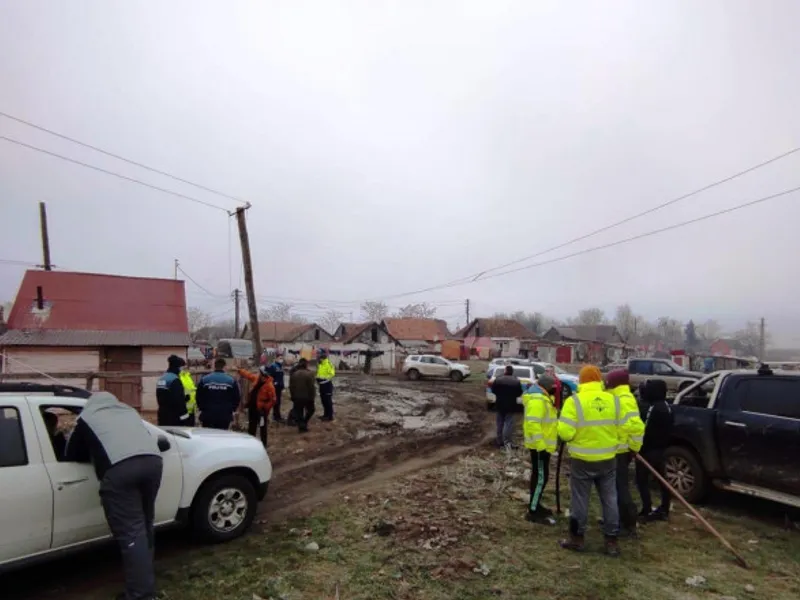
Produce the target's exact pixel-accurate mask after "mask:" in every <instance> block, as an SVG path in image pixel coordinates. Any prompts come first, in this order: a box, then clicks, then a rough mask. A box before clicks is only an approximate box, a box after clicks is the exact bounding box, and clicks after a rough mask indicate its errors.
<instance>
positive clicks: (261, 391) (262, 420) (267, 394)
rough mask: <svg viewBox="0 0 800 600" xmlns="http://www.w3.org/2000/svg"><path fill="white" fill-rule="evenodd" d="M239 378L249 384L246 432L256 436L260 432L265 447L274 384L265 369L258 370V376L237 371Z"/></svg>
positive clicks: (272, 404)
mask: <svg viewBox="0 0 800 600" xmlns="http://www.w3.org/2000/svg"><path fill="white" fill-rule="evenodd" d="M239 377H241V378H243V379H247V380H248V381H249V382H250V386H251V387H250V393H249V394H248V399H247V432H248V433H249V434H250V435H253V436H254V435H256V432H258V431H259V429H260V430H261V443H262V444H264V448H266V447H267V427H268V426H269V411H271V410H272V407H273V406H274V405H275V384H273V383H272V377H270V376H269V374H268V373H267V367H265V366H262V367H259V369H258V375H255V374H253V373H251V372H250V371H246V370H245V369H239Z"/></svg>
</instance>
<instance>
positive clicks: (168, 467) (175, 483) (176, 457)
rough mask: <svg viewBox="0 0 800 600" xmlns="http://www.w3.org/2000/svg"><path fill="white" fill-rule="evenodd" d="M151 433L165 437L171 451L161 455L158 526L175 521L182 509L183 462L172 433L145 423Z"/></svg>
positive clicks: (157, 499)
mask: <svg viewBox="0 0 800 600" xmlns="http://www.w3.org/2000/svg"><path fill="white" fill-rule="evenodd" d="M145 425H146V426H147V428H148V429H149V430H150V433H152V434H153V436H155V437H156V438H158V436H160V435H161V436H164V437H166V438H167V440H168V441H169V444H170V448H169V450H165V451H163V452H162V453H161V458H162V459H163V461H164V463H163V464H164V468H163V471H162V474H161V487H160V488H159V489H158V496H157V497H156V517H155V522H156V524H159V523H169V522H170V521H173V520H175V515H177V514H178V508H179V507H180V501H181V494H182V492H183V461H182V460H181V452H180V449H179V448H178V442H177V440H176V439H175V436H174V435H172V434H171V433H167V432H165V431H162V430H161V429H159V428H158V427H156V426H155V425H151V424H150V423H145Z"/></svg>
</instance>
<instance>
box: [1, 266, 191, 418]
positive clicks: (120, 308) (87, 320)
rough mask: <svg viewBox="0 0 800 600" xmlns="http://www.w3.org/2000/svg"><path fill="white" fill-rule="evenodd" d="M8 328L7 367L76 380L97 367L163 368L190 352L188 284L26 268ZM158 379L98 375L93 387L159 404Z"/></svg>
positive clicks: (136, 402)
mask: <svg viewBox="0 0 800 600" xmlns="http://www.w3.org/2000/svg"><path fill="white" fill-rule="evenodd" d="M7 328H8V330H7V331H6V332H5V333H4V334H3V335H1V336H0V352H2V353H3V354H4V360H3V367H2V368H3V372H4V373H33V372H39V373H46V374H48V375H50V376H52V377H55V378H56V379H59V380H61V381H63V382H64V383H66V384H69V385H75V386H79V387H84V386H85V385H86V378H85V375H84V374H88V373H94V372H98V371H107V372H123V371H130V372H136V373H141V372H151V371H152V372H159V371H164V370H166V367H167V357H168V356H169V355H170V354H177V355H179V356H183V357H186V351H187V347H188V346H189V325H188V322H187V317H186V293H185V289H184V283H183V281H177V280H173V279H153V278H145V277H124V276H120V275H104V274H97V273H72V272H64V271H27V272H26V273H25V276H24V277H23V280H22V285H21V286H20V289H19V292H18V293H17V297H16V300H15V301H14V305H13V308H12V309H11V313H10V314H9V315H8V322H7ZM59 373H69V374H74V376H72V377H59ZM78 374H80V375H78ZM157 380H158V377H145V378H142V377H141V376H133V377H119V378H115V379H101V378H98V379H95V380H94V389H105V390H107V391H109V392H111V393H113V394H114V395H116V396H117V397H118V398H119V399H120V400H122V401H124V402H126V403H128V404H130V405H131V406H134V407H137V408H140V409H143V410H156V409H157V408H158V405H157V402H156V395H155V391H156V382H157Z"/></svg>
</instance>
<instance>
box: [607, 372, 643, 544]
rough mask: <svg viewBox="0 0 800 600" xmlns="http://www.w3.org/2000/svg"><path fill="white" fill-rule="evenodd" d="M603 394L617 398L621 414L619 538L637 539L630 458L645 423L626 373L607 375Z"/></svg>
mask: <svg viewBox="0 0 800 600" xmlns="http://www.w3.org/2000/svg"><path fill="white" fill-rule="evenodd" d="M606 390H608V391H609V392H611V393H612V394H614V395H615V396H616V397H617V398H619V402H620V410H621V411H622V422H621V423H620V424H621V425H624V426H625V427H624V428H623V433H624V435H623V437H622V438H621V439H620V441H619V446H617V508H618V509H619V522H620V531H619V536H620V537H631V536H635V535H636V521H637V518H638V515H637V512H636V503H635V502H634V501H633V496H632V495H631V481H630V480H631V478H630V466H631V461H632V460H633V455H634V454H635V453H636V452H639V450H641V448H642V440H643V439H644V423H643V422H642V420H641V419H640V418H639V405H638V404H637V402H636V398H634V396H633V393H632V392H631V387H630V375H629V374H628V370H627V369H617V370H616V371H611V372H610V373H609V374H608V375H606Z"/></svg>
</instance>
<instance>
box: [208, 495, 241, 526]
mask: <svg viewBox="0 0 800 600" xmlns="http://www.w3.org/2000/svg"><path fill="white" fill-rule="evenodd" d="M246 516H247V496H245V495H244V492H242V490H239V489H236V488H224V489H221V490H220V491H218V492H217V493H216V494H214V497H213V498H212V499H211V504H210V505H209V506H208V522H209V523H210V525H211V527H212V528H213V529H214V530H215V531H219V532H220V533H228V532H230V531H233V530H234V529H236V528H237V527H239V526H240V525H241V524H242V523H243V522H244V519H245V517H246Z"/></svg>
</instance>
